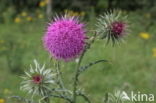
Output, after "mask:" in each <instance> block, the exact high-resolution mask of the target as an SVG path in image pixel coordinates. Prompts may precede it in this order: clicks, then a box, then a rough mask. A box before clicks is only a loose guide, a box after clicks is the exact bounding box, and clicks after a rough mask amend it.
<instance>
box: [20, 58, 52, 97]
mask: <svg viewBox="0 0 156 103" xmlns="http://www.w3.org/2000/svg"><path fill="white" fill-rule="evenodd" d="M34 63H35V68H32V66H31V65H30V71H29V72H25V74H26V76H24V77H22V78H23V82H22V83H21V90H25V91H28V93H31V94H33V95H34V94H37V95H41V96H46V95H48V93H49V92H50V91H51V84H54V83H55V80H54V78H55V74H53V73H52V70H51V69H45V65H43V66H42V67H40V65H39V64H38V62H37V61H36V60H34Z"/></svg>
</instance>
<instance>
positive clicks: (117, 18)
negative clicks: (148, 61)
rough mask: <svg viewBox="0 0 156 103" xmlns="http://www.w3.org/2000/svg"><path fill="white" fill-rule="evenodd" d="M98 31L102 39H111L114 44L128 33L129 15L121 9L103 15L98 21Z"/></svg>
mask: <svg viewBox="0 0 156 103" xmlns="http://www.w3.org/2000/svg"><path fill="white" fill-rule="evenodd" d="M96 25H97V29H96V31H97V33H98V35H99V36H100V38H102V39H107V42H109V41H110V40H111V41H112V42H113V44H115V43H116V41H119V40H121V39H122V37H123V36H125V35H126V34H127V33H128V31H129V30H128V22H127V16H123V15H122V13H121V11H112V12H108V13H105V14H104V15H101V16H100V17H99V18H98V22H97V24H96Z"/></svg>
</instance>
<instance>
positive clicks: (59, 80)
mask: <svg viewBox="0 0 156 103" xmlns="http://www.w3.org/2000/svg"><path fill="white" fill-rule="evenodd" d="M56 69H57V77H58V84H59V86H60V88H62V89H64V90H65V87H64V83H63V81H62V72H61V70H60V62H59V61H58V62H57V68H56ZM63 94H66V92H65V91H64V92H63Z"/></svg>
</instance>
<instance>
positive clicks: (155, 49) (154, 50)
mask: <svg viewBox="0 0 156 103" xmlns="http://www.w3.org/2000/svg"><path fill="white" fill-rule="evenodd" d="M152 51H153V57H156V48H153V50H152Z"/></svg>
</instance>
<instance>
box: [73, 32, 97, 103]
mask: <svg viewBox="0 0 156 103" xmlns="http://www.w3.org/2000/svg"><path fill="white" fill-rule="evenodd" d="M96 34H97V33H96V32H95V34H94V36H93V38H92V40H91V41H90V43H89V44H88V45H87V46H86V48H85V49H84V51H83V52H82V54H81V56H80V59H79V62H78V64H77V66H76V73H75V77H74V84H73V103H76V100H77V94H76V91H77V84H78V77H79V72H80V70H79V69H80V65H81V62H82V59H83V57H84V54H85V53H86V51H87V50H88V49H89V48H90V46H91V44H93V43H94V41H95V38H96Z"/></svg>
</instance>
